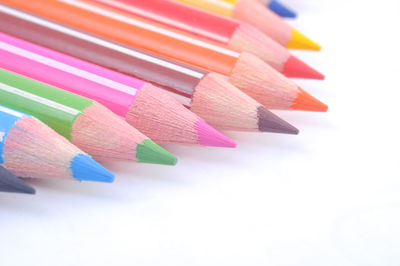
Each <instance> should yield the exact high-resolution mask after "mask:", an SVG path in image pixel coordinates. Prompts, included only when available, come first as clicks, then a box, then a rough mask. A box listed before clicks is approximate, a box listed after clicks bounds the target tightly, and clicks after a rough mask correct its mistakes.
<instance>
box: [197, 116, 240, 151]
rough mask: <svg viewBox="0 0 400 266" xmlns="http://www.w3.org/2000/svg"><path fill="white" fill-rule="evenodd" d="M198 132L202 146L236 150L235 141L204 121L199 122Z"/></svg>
mask: <svg viewBox="0 0 400 266" xmlns="http://www.w3.org/2000/svg"><path fill="white" fill-rule="evenodd" d="M196 130H197V132H198V133H199V143H200V144H201V145H204V146H213V147H225V148H236V143H235V142H234V141H233V140H231V139H229V138H228V137H226V136H224V135H223V134H222V133H220V132H219V131H217V130H216V129H214V128H213V127H211V126H209V125H208V124H207V123H206V122H205V121H204V120H199V121H198V122H197V124H196Z"/></svg>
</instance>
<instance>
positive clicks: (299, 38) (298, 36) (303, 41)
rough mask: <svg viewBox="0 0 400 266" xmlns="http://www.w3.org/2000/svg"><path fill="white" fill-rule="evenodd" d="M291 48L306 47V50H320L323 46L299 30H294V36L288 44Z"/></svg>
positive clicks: (287, 46)
mask: <svg viewBox="0 0 400 266" xmlns="http://www.w3.org/2000/svg"><path fill="white" fill-rule="evenodd" d="M286 48H289V49H305V50H315V51H320V50H321V46H320V45H319V44H317V43H315V42H314V41H312V40H310V39H309V38H308V37H306V36H305V35H303V34H302V33H300V32H299V31H297V30H296V29H293V30H292V38H291V39H290V41H289V42H288V44H287V45H286Z"/></svg>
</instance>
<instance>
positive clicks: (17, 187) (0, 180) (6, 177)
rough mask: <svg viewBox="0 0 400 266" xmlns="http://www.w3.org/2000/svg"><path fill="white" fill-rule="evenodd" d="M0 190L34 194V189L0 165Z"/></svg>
mask: <svg viewBox="0 0 400 266" xmlns="http://www.w3.org/2000/svg"><path fill="white" fill-rule="evenodd" d="M0 191H2V192H10V193H24V194H35V189H34V188H33V187H31V186H29V185H28V184H27V183H25V182H24V181H23V180H22V179H20V178H18V177H16V176H15V175H13V174H12V173H10V172H9V171H7V170H5V169H4V168H3V167H1V166H0Z"/></svg>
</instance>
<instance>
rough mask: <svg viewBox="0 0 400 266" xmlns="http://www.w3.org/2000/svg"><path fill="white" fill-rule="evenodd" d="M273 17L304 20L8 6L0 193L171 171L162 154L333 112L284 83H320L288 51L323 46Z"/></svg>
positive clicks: (202, 1) (128, 0)
mask: <svg viewBox="0 0 400 266" xmlns="http://www.w3.org/2000/svg"><path fill="white" fill-rule="evenodd" d="M274 12H275V13H274ZM278 15H280V16H283V17H295V13H294V12H293V11H291V10H290V9H288V8H286V7H284V6H283V5H281V4H280V3H279V2H277V1H274V0H272V1H271V0H35V1H20V0H0V190H1V191H6V192H21V193H31V194H32V193H34V191H35V190H34V189H33V188H32V187H30V186H29V185H28V184H26V183H25V182H24V181H23V180H22V179H20V178H19V177H21V178H52V179H76V180H79V181H99V182H112V181H113V180H114V175H113V174H112V173H111V172H110V171H108V170H107V169H105V168H104V167H103V166H102V165H101V164H99V163H98V162H97V161H100V162H101V161H107V160H131V161H136V162H142V163H155V164H164V165H175V164H176V163H177V159H176V157H174V156H173V155H172V154H170V153H169V152H168V151H166V150H165V149H163V148H162V147H160V146H159V145H162V144H178V145H197V146H213V147H229V148H234V147H236V143H235V142H234V141H233V140H231V139H229V138H228V137H226V136H225V135H223V134H222V133H221V132H219V131H218V130H237V131H255V132H273V133H283V134H298V129H297V128H295V127H294V126H292V125H291V124H289V123H287V122H286V121H284V120H282V119H281V118H279V117H278V116H276V115H275V114H273V113H272V112H271V111H269V110H270V109H279V110H299V111H317V112H325V111H327V106H326V105H325V104H323V103H322V102H320V101H319V100H317V99H316V98H314V97H313V96H311V95H310V94H308V93H307V92H306V91H305V90H303V89H302V88H300V87H299V86H297V85H296V84H295V83H294V82H293V81H291V80H290V79H288V78H293V77H296V78H308V79H324V76H323V75H322V74H321V73H319V72H318V71H316V70H315V69H313V68H312V67H311V66H309V65H307V64H306V63H304V62H303V61H301V60H300V59H298V58H296V57H295V56H293V55H292V54H291V53H290V52H289V51H288V50H287V48H294V49H308V50H319V49H320V46H319V45H318V44H316V43H315V42H313V41H311V40H310V39H308V38H307V37H305V36H304V35H303V34H301V33H300V32H298V31H297V30H295V29H294V28H292V27H291V26H289V25H288V24H287V23H286V22H285V20H284V19H282V18H281V17H279V16H278ZM17 176H18V177H17Z"/></svg>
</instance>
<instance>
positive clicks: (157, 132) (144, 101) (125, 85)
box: [0, 33, 235, 147]
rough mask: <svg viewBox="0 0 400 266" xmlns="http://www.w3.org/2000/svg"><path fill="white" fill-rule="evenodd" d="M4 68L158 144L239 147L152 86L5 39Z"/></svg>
mask: <svg viewBox="0 0 400 266" xmlns="http://www.w3.org/2000/svg"><path fill="white" fill-rule="evenodd" d="M0 67H1V68H4V69H6V70H9V71H13V72H16V73H18V74H20V75H24V76H27V77H29V78H32V79H35V80H38V81H40V82H43V83H47V84H49V85H52V86H55V87H58V88H61V89H63V90H66V91H69V92H72V93H75V94H79V95H81V96H84V97H87V98H90V99H92V100H95V101H97V102H100V103H102V104H103V105H104V106H106V107H108V108H109V109H110V110H112V111H113V112H114V113H116V114H118V115H119V116H121V117H124V118H125V119H126V120H127V121H128V122H129V123H130V124H131V125H133V126H134V127H135V128H137V129H138V130H140V131H141V132H143V133H144V134H145V135H147V136H149V137H150V138H152V139H153V140H154V141H156V142H159V143H179V144H186V145H189V144H192V145H194V144H196V145H204V146H221V147H234V146H235V143H234V142H233V141H231V140H229V139H228V138H227V137H225V136H224V135H222V134H221V133H219V132H218V131H216V130H215V129H213V128H212V127H211V126H209V125H208V124H206V123H205V122H204V121H203V120H202V119H200V118H199V117H198V116H197V115H195V114H194V113H192V112H191V111H189V110H188V109H186V108H185V107H184V106H183V105H181V104H180V103H178V102H177V101H176V100H175V99H173V98H172V97H171V96H169V95H168V94H166V93H165V92H164V91H162V90H161V89H159V88H157V87H155V86H153V85H151V84H149V83H146V82H144V81H142V80H139V79H135V78H133V77H129V76H126V75H124V74H121V73H118V72H115V71H111V70H108V69H106V68H103V67H100V66H97V65H94V64H91V63H87V62H85V61H82V60H79V59H76V58H73V57H70V56H67V55H64V54H61V53H58V52H55V51H52V50H50V49H47V48H44V47H41V46H38V45H35V44H32V43H29V42H26V41H23V40H20V39H17V38H15V37H12V36H9V35H6V34H3V33H0Z"/></svg>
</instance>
